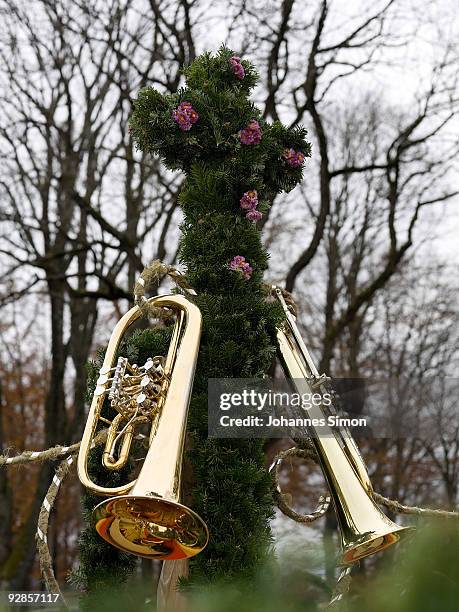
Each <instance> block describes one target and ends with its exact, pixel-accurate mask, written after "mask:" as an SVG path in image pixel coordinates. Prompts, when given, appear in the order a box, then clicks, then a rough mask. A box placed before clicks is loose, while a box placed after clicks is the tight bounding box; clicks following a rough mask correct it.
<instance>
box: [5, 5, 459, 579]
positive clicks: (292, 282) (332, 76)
mask: <svg viewBox="0 0 459 612" xmlns="http://www.w3.org/2000/svg"><path fill="white" fill-rule="evenodd" d="M457 17H458V9H457V5H456V3H455V2H454V1H453V0H451V1H449V0H437V1H436V2H429V1H425V2H423V1H422V0H421V2H419V1H418V2H411V1H409V0H386V1H384V2H381V1H380V0H375V1H374V2H365V1H359V0H353V1H352V2H346V1H344V0H335V1H334V2H327V1H326V0H312V1H311V2H304V1H300V0H275V1H270V2H269V1H268V2H267V1H262V0H245V1H244V0H226V1H221V0H215V1H214V2H208V1H205V0H132V1H128V0H102V1H99V0H49V1H48V0H28V1H22V0H0V19H1V24H2V25H1V28H0V156H1V172H0V221H1V236H0V282H1V287H0V308H1V318H0V338H1V347H0V356H1V362H0V405H1V419H0V448H2V449H3V452H4V453H5V452H6V453H10V454H15V453H17V452H19V451H21V450H23V449H33V450H39V449H42V448H48V447H50V446H53V445H55V444H58V443H63V444H67V445H68V444H70V443H71V442H74V441H78V440H79V439H80V437H81V433H82V429H83V426H84V422H85V413H86V406H87V404H86V399H85V390H86V369H85V364H86V362H87V361H88V359H90V358H91V357H93V356H94V354H95V350H96V349H97V348H98V347H101V346H103V345H104V343H105V342H106V341H107V339H108V337H109V335H110V332H111V329H112V327H113V324H114V322H115V321H116V320H117V319H118V318H119V316H120V315H121V314H122V313H123V312H124V311H125V310H126V309H127V308H128V306H129V303H130V302H131V290H132V288H133V284H134V279H135V278H136V277H137V276H138V274H139V273H140V272H141V271H142V269H143V267H144V266H145V265H146V264H147V263H148V262H149V261H151V260H152V259H153V258H159V259H161V260H163V261H165V262H167V263H174V264H178V262H176V251H177V242H178V236H179V224H180V211H179V209H178V202H177V198H178V193H179V191H180V187H181V183H182V180H183V177H182V176H180V175H179V174H174V175H172V174H170V173H168V172H166V171H165V170H164V168H163V167H162V166H161V164H160V163H159V162H158V160H156V159H152V158H150V157H146V156H143V155H141V154H140V153H138V152H136V151H135V150H134V148H133V144H132V141H131V138H130V136H129V132H128V129H127V122H128V117H129V114H130V110H131V99H132V98H134V97H135V96H136V94H137V92H138V90H139V89H140V88H141V87H143V86H146V85H153V86H155V87H157V88H159V89H160V90H162V91H170V92H175V91H176V89H177V88H178V87H179V86H180V83H181V74H180V67H181V66H182V65H184V64H188V63H189V62H190V61H191V60H193V58H194V57H195V56H196V55H197V54H199V53H200V52H202V51H204V50H207V49H209V50H214V49H216V48H218V46H219V45H220V44H221V42H225V43H226V44H227V45H228V46H230V47H231V48H232V49H234V50H235V51H236V52H237V53H238V54H239V55H241V56H244V57H246V58H248V59H250V60H251V61H253V62H254V63H255V64H256V65H257V66H258V68H259V71H260V75H261V86H260V87H259V88H258V89H257V91H256V102H257V104H259V105H261V107H262V108H263V109H264V115H265V117H266V118H268V119H277V118H279V119H280V120H282V121H283V122H284V123H286V124H288V125H296V124H298V123H302V124H304V125H305V126H306V127H307V129H308V130H309V138H310V140H311V141H312V143H313V157H312V160H311V161H308V163H307V167H306V170H305V180H304V182H303V184H302V185H301V186H300V187H298V188H296V189H295V190H294V191H293V192H292V193H291V194H288V195H287V196H283V197H279V198H278V199H276V201H275V202H274V204H273V206H272V208H271V209H270V212H269V214H268V215H266V216H265V218H264V219H263V238H264V242H265V245H266V246H267V248H268V249H269V251H270V253H271V263H270V269H269V274H268V277H267V280H269V281H274V282H277V283H280V284H283V285H285V286H286V287H287V289H288V290H289V291H292V292H293V294H294V296H295V299H296V301H297V303H298V304H300V322H301V325H302V331H303V333H304V336H305V339H306V341H307V343H308V345H309V346H310V347H311V348H312V350H313V352H314V354H315V356H316V359H317V360H318V362H319V363H320V368H319V369H320V370H321V371H327V372H330V373H331V374H332V375H334V376H345V377H352V378H359V377H380V378H383V379H387V380H390V381H391V386H390V390H389V392H390V397H391V402H390V405H391V408H392V409H393V410H395V411H398V412H399V413H400V414H403V412H404V410H408V408H409V407H412V406H413V405H414V406H416V405H418V404H417V403H418V402H422V400H423V398H424V399H425V397H426V396H427V394H428V390H429V388H430V383H431V381H432V378H433V377H436V379H437V382H438V381H440V386H441V388H443V389H444V395H443V396H441V394H437V396H436V401H435V405H434V406H433V409H434V412H435V415H436V423H437V431H436V432H435V435H433V436H432V439H431V440H427V441H426V440H423V439H419V438H417V437H415V436H413V437H410V438H406V437H405V438H403V437H400V438H394V439H375V440H372V441H366V442H365V441H364V442H363V443H362V450H363V454H364V455H365V458H366V459H367V461H368V463H369V468H370V473H371V476H372V479H373V482H374V484H375V488H376V489H377V490H378V491H379V492H381V493H382V494H385V495H388V496H389V497H392V498H399V499H401V500H403V501H405V502H406V503H408V504H416V505H419V504H421V505H422V504H423V505H431V506H436V507H444V508H453V507H456V505H457V497H458V474H459V436H458V431H459V429H458V427H457V423H456V425H455V426H454V427H451V419H450V417H451V413H450V412H448V411H450V410H451V406H450V401H449V400H450V399H451V398H450V395H448V393H450V391H449V389H448V385H447V382H446V380H447V379H448V377H452V376H454V372H455V369H456V365H457V362H458V351H457V325H456V323H457V314H458V302H457V288H458V287H457V285H458V277H457V272H456V271H457V265H458V263H459V248H458V245H457V237H456V236H457V232H458V230H459V215H458V212H457V204H458V201H459V197H458V194H459V189H458V187H457V177H458V166H457V154H458V150H459V138H458V137H459V127H458V121H457V117H458V110H459V97H458V89H457V80H458V74H459V71H458V59H459V58H458V48H457V46H455V43H457V40H458V34H459V31H458V27H457V24H458V20H457ZM164 289H165V287H162V288H161V289H160V290H161V291H163V290H164ZM442 381H443V382H442ZM442 384H443V386H442ZM362 408H363V407H362ZM453 411H455V414H456V416H457V408H456V407H455V406H453ZM288 445H289V442H288V441H285V444H284V443H283V442H282V443H275V444H273V443H267V461H268V460H269V457H270V456H272V454H273V452H274V450H275V449H276V448H279V447H280V446H288ZM51 478H52V466H43V467H38V466H33V467H25V468H19V469H18V468H10V469H9V471H8V472H7V471H5V470H4V469H2V471H0V589H4V588H12V589H14V588H16V589H27V588H34V587H35V588H36V587H37V585H39V572H38V569H37V563H36V558H35V541H34V534H35V530H36V520H37V514H38V510H39V506H40V504H41V502H42V499H43V496H44V493H45V491H46V489H47V487H48V484H49V482H50V479H51ZM285 480H286V487H285V488H286V490H290V492H291V493H292V495H293V503H294V504H295V507H296V508H297V509H300V510H303V511H305V510H306V508H310V507H311V505H312V504H314V500H315V497H316V495H317V493H318V492H319V491H321V489H322V486H323V484H322V483H321V481H320V479H319V478H318V472H317V470H315V469H312V470H311V469H310V468H309V467H308V468H307V469H306V468H305V467H304V466H303V467H301V466H299V465H296V468H295V470H293V471H290V472H288V471H286V473H285ZM79 491H80V490H79V484H78V483H77V481H76V478H73V479H72V480H71V481H70V480H69V481H68V482H67V483H66V484H65V488H64V490H63V491H62V493H61V495H60V497H59V500H58V504H57V507H56V509H55V511H54V516H53V519H52V528H51V534H50V535H51V537H50V544H51V548H52V550H53V552H54V559H55V570H56V573H57V576H58V578H59V579H60V580H62V581H63V580H65V576H66V575H67V573H68V571H69V570H70V569H71V568H72V567H74V566H75V565H76V564H77V562H78V550H77V546H76V540H77V536H78V531H79V525H80V511H79V504H78V498H79ZM274 531H275V534H276V536H277V540H278V541H277V547H278V551H279V555H280V556H282V554H283V551H288V553H289V554H290V555H291V554H294V553H295V552H298V551H301V550H302V549H306V548H308V547H310V546H314V548H315V549H317V550H318V551H320V549H322V548H324V547H325V548H326V547H327V537H323V534H324V533H327V531H326V530H324V525H323V523H322V524H318V525H317V526H315V527H314V528H308V527H304V526H300V525H295V524H293V523H291V522H290V523H287V522H286V521H285V520H283V519H281V518H280V517H278V518H276V520H275V523H274ZM318 554H319V556H320V553H318ZM142 571H143V572H147V573H148V572H150V571H151V569H150V568H146V567H145V566H144V567H143V570H142ZM155 571H156V570H155ZM329 574H330V570H328V574H327V572H326V573H325V578H326V579H327V578H331V576H330V575H329Z"/></svg>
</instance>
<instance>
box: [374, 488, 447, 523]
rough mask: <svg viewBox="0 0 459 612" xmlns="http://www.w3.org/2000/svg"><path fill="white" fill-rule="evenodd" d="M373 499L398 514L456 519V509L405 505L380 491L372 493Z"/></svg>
mask: <svg viewBox="0 0 459 612" xmlns="http://www.w3.org/2000/svg"><path fill="white" fill-rule="evenodd" d="M373 499H374V500H375V501H376V502H377V503H378V504H382V505H383V506H386V508H390V509H391V510H393V511H394V512H397V513H398V514H417V515H418V516H432V517H441V518H447V519H458V518H459V511H457V510H441V509H436V508H421V507H419V506H405V505H404V504H401V503H400V502H399V501H398V500H396V499H389V498H388V497H384V496H383V495H381V494H380V493H376V492H374V493H373Z"/></svg>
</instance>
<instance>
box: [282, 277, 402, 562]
mask: <svg viewBox="0 0 459 612" xmlns="http://www.w3.org/2000/svg"><path fill="white" fill-rule="evenodd" d="M273 291H274V294H275V296H276V297H277V299H278V300H279V302H280V303H281V305H282V308H283V310H284V312H285V316H286V320H285V323H284V325H283V326H282V327H280V328H278V330H277V342H278V349H279V353H280V358H281V363H282V366H283V369H284V371H285V374H286V375H287V377H288V378H290V379H291V381H292V383H293V386H294V387H295V389H296V391H297V392H298V393H299V394H303V393H309V394H311V393H314V392H317V390H318V389H319V390H321V389H322V390H323V389H324V387H323V385H324V383H325V380H326V377H325V376H324V375H322V376H320V375H319V372H318V371H317V368H316V366H315V365H314V362H313V360H312V359H311V356H310V354H309V351H308V349H307V348H306V346H305V344H304V342H303V339H302V337H301V335H300V332H299V329H298V327H297V325H296V319H295V316H294V315H293V314H292V312H291V311H290V309H289V308H288V306H287V304H286V302H285V300H284V297H283V295H282V292H281V290H280V289H279V288H278V287H273ZM326 416H327V415H326V410H325V407H324V406H321V405H318V406H317V405H313V406H312V407H311V408H310V409H309V410H308V417H310V418H311V420H313V419H318V420H317V421H316V422H323V421H324V420H325V423H326V422H327V418H326ZM324 417H325V418H324ZM310 433H311V441H312V443H313V445H314V448H315V451H316V454H317V457H318V459H319V463H320V466H321V468H322V472H323V474H324V477H325V480H326V482H327V484H328V487H329V490H330V495H331V498H332V501H333V505H334V508H335V511H336V517H337V521H338V525H339V529H340V534H341V548H342V554H341V558H340V564H341V565H350V564H352V563H355V562H356V561H359V560H360V559H363V558H364V557H368V556H370V555H373V554H374V553H377V552H380V551H382V550H385V549H386V548H388V547H389V546H391V545H392V544H395V543H396V542H398V541H399V540H400V538H401V537H402V536H404V535H405V534H406V533H407V532H410V531H411V529H410V528H407V527H401V526H400V525H396V524H395V523H393V522H392V521H391V520H390V519H389V518H388V517H387V516H386V515H385V514H384V513H383V512H382V511H381V510H380V508H379V507H378V506H377V504H376V503H375V502H374V500H373V495H372V493H373V488H372V485H371V482H370V478H369V476H368V471H367V468H366V466H365V463H364V461H363V459H362V456H361V455H360V452H359V450H358V448H357V445H356V443H355V441H354V439H353V438H352V436H351V434H350V432H347V431H346V432H345V433H344V435H343V434H342V433H341V432H339V431H337V430H335V429H333V428H332V427H329V426H328V425H321V426H320V432H319V430H318V429H317V428H315V427H312V426H311V431H310Z"/></svg>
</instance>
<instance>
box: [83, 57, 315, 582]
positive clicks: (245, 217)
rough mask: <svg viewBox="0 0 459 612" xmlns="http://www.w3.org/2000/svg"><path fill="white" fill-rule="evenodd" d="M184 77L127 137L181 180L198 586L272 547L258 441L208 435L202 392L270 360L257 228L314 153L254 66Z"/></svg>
mask: <svg viewBox="0 0 459 612" xmlns="http://www.w3.org/2000/svg"><path fill="white" fill-rule="evenodd" d="M184 75H185V77H186V86H185V87H184V88H182V89H180V90H179V91H178V92H177V93H175V94H162V93H160V92H159V91H157V90H155V89H153V88H150V87H147V88H145V89H143V90H141V91H140V92H139V95H138V98H137V100H135V102H134V111H133V114H132V117H131V120H130V128H129V129H130V132H131V135H132V138H133V139H134V141H135V142H136V144H137V146H138V148H139V149H141V150H143V151H145V152H150V153H152V154H156V155H159V156H160V157H161V159H162V160H163V162H164V164H165V165H166V166H167V168H169V169H171V170H182V171H183V172H184V173H185V175H186V179H185V182H184V186H183V189H182V191H181V194H180V200H179V202H180V206H181V208H182V210H183V213H184V222H183V225H182V228H181V229H182V232H183V235H182V238H181V242H180V249H179V260H180V262H181V263H182V264H183V265H184V267H185V268H186V274H187V278H188V280H189V282H190V284H191V286H192V287H193V288H194V289H195V290H196V292H197V296H196V297H195V298H194V299H195V301H196V304H197V305H198V306H199V308H200V309H201V313H202V316H203V333H202V338H201V345H200V352H199V358H198V364H197V368H196V376H195V381H194V387H193V396H192V400H191V404H190V412H189V419H188V439H189V445H188V446H189V447H190V450H189V451H188V452H187V461H189V462H190V463H191V468H192V479H193V485H192V487H191V488H192V491H188V492H186V493H187V495H186V496H185V503H187V504H188V503H189V505H191V507H192V508H193V510H195V511H196V512H197V513H198V514H199V515H200V516H202V517H203V518H204V520H205V521H206V523H207V525H208V527H209V531H210V541H209V544H208V546H207V548H206V549H205V550H204V551H203V552H202V553H200V554H199V555H197V556H196V557H193V558H192V559H191V560H190V577H189V580H190V581H191V582H193V583H197V582H203V581H204V582H206V581H207V582H209V581H212V582H213V581H215V580H221V579H225V580H232V579H235V578H239V579H240V578H243V577H250V576H251V575H253V574H254V572H255V571H256V570H257V568H259V567H260V564H261V563H262V562H263V560H264V559H265V558H266V555H267V553H268V551H269V548H270V543H271V532H270V527H269V520H270V518H271V517H272V515H273V500H272V495H271V490H272V482H271V477H270V476H269V474H268V473H267V471H266V468H265V457H264V453H263V440H252V439H215V438H208V435H207V433H208V432H207V410H208V406H207V385H208V379H210V378H260V377H262V376H263V375H265V374H266V373H267V371H268V369H269V367H270V365H271V363H272V359H273V357H274V355H275V340H274V339H275V327H276V324H277V323H279V321H280V320H281V318H282V316H283V315H282V313H281V312H280V310H279V308H278V306H277V305H275V304H273V303H270V302H269V301H267V299H266V297H267V296H266V293H265V290H264V288H263V284H262V277H263V272H264V270H265V269H266V268H267V261H268V254H267V252H266V250H265V249H264V248H263V246H262V242H261V237H260V231H259V229H258V227H257V222H258V221H259V220H260V219H261V218H262V216H263V214H265V213H266V212H267V210H268V209H269V206H270V204H271V203H272V201H273V199H274V197H275V196H276V195H277V194H278V193H280V192H282V191H290V190H291V189H292V188H293V187H294V186H295V185H296V184H297V183H298V182H299V181H300V180H301V178H302V168H303V164H304V160H305V158H306V157H308V156H309V155H310V145H309V143H308V142H307V141H306V140H305V136H306V131H305V129H304V128H302V127H295V128H286V127H285V126H283V125H282V124H281V123H280V122H274V123H271V124H270V123H268V122H266V121H265V120H264V119H263V118H262V115H261V112H260V110H259V109H257V108H256V106H254V104H253V103H252V102H251V101H250V100H249V98H248V96H249V94H250V92H251V90H252V89H253V87H254V86H255V84H256V82H257V79H258V75H257V73H256V70H255V68H254V66H253V65H252V64H251V63H250V62H248V61H246V60H241V59H240V58H239V57H237V56H236V55H235V54H234V53H233V52H232V51H231V50H229V49H227V48H226V47H222V48H221V49H220V50H219V51H218V53H217V54H216V55H211V54H209V53H204V54H202V55H201V56H199V57H198V58H197V59H196V60H195V61H194V62H193V63H192V64H191V65H190V66H189V67H187V68H186V69H185V70H184ZM166 333H167V331H166V332H165V331H163V330H146V331H142V332H138V333H137V334H134V335H133V336H132V337H131V338H130V339H129V340H128V348H127V350H128V352H129V353H130V354H132V355H133V356H135V358H136V359H139V360H141V359H142V357H145V358H146V357H147V356H148V355H149V354H159V349H160V350H163V351H164V350H165V346H166V340H164V338H162V337H161V334H163V335H164V334H166ZM158 342H159V345H158ZM211 409H212V407H211ZM215 409H216V410H217V409H218V407H215ZM98 476H99V478H100V477H102V476H101V473H100V471H99V470H98ZM190 493H191V497H190V496H189V494H190ZM90 503H91V500H90V499H87V500H86V501H85V506H86V507H88V508H89V504H90ZM92 537H93V536H92V535H91V534H90V532H89V529H87V530H86V531H85V532H84V534H83V536H82V539H83V544H84V545H85V546H86V547H87V551H89V550H91V551H92V552H86V555H85V558H84V560H83V562H82V566H81V568H80V572H81V574H82V577H83V578H85V580H84V582H85V583H86V585H87V586H89V587H90V585H91V583H92V584H97V585H100V578H101V576H100V575H99V576H98V579H96V580H95V582H94V581H93V580H92V572H93V570H92V569H91V567H90V566H91V565H94V567H95V568H98V569H101V565H103V552H98V551H97V550H96V548H95V542H94V540H92ZM94 537H95V538H98V536H94ZM98 544H99V546H102V547H103V550H106V548H105V547H106V546H108V545H105V543H104V542H100V543H99V542H98ZM98 550H100V549H98ZM115 557H116V559H115ZM110 559H111V560H112V565H113V567H114V568H115V570H116V571H115V573H116V575H117V576H118V577H119V576H120V574H121V573H122V572H120V571H118V569H119V568H120V567H122V565H123V563H127V561H126V555H123V554H122V553H118V552H117V551H113V550H112V551H110ZM106 569H107V572H108V573H107V574H106V575H107V576H108V575H109V573H110V568H106ZM126 569H127V567H126Z"/></svg>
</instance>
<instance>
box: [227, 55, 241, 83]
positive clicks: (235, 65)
mask: <svg viewBox="0 0 459 612" xmlns="http://www.w3.org/2000/svg"><path fill="white" fill-rule="evenodd" d="M230 64H231V67H232V69H233V73H234V76H235V77H236V78H237V79H239V80H240V81H242V79H243V78H244V77H245V70H244V66H243V65H242V64H241V58H240V57H238V56H237V55H233V56H232V57H230Z"/></svg>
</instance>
